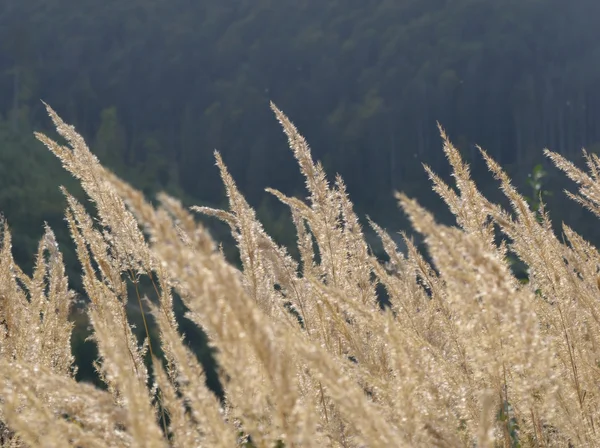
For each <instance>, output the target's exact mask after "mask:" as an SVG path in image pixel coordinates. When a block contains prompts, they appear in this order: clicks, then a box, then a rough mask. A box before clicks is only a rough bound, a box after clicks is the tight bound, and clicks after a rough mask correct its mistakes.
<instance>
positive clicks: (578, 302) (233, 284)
mask: <svg viewBox="0 0 600 448" xmlns="http://www.w3.org/2000/svg"><path fill="white" fill-rule="evenodd" d="M272 108H273V111H274V113H275V115H276V118H277V119H278V120H279V122H280V123H281V125H282V127H283V130H284V131H285V133H286V135H287V137H288V140H289V145H290V148H291V150H292V154H293V156H294V157H295V158H296V160H297V162H298V165H299V167H300V170H301V172H302V174H303V175H304V177H305V180H306V188H307V190H308V197H307V199H306V200H305V201H302V200H300V199H298V198H294V197H287V196H285V195H284V194H282V193H281V192H278V191H275V190H269V191H270V193H272V194H273V195H275V196H276V197H277V198H278V199H279V200H280V201H281V202H283V203H284V204H286V205H287V206H289V209H290V211H291V218H292V220H293V223H294V225H295V228H296V231H297V248H298V253H299V254H300V255H299V257H298V259H295V258H294V257H292V256H290V255H289V253H288V251H287V250H286V249H285V248H284V247H282V246H280V245H278V244H277V243H276V242H275V241H273V239H272V238H271V237H270V236H269V235H268V234H267V233H266V232H265V231H264V229H263V227H262V225H261V223H260V222H259V221H258V220H257V218H256V214H255V211H254V210H253V209H252V208H251V207H250V205H249V204H248V203H247V202H246V200H245V199H244V196H243V195H242V193H241V192H240V191H239V190H238V188H237V187H236V183H235V180H234V179H233V178H232V177H231V175H230V174H229V172H228V170H227V167H226V166H225V164H224V162H223V160H222V159H221V157H220V155H219V154H218V153H216V154H215V157H216V162H217V166H218V169H219V170H220V173H221V178H222V180H223V183H224V185H225V188H226V192H227V196H228V199H229V210H215V209H210V208H206V207H192V209H191V210H186V209H185V208H183V207H182V206H181V204H180V202H179V201H177V199H175V198H172V197H169V196H167V195H165V194H162V195H159V196H158V198H157V199H158V204H159V205H158V206H154V205H153V204H152V203H151V202H150V201H148V200H147V199H146V198H145V197H144V196H143V195H142V194H141V193H140V192H139V191H136V190H135V189H133V188H132V187H131V186H130V185H128V184H127V183H126V182H124V181H123V180H121V179H119V178H118V177H116V176H115V175H114V174H113V173H111V172H110V171H108V170H107V169H105V168H104V167H103V166H102V165H101V164H100V163H99V161H98V159H97V158H96V157H95V156H94V155H93V154H92V153H91V152H90V151H89V149H88V147H87V146H86V144H85V142H84V140H83V139H82V137H81V136H80V135H79V134H78V133H77V132H76V131H75V129H74V128H73V127H71V126H69V125H67V124H65V123H64V122H63V121H62V120H61V119H60V118H59V116H58V115H57V114H56V113H55V112H54V111H53V110H52V109H51V108H50V107H48V112H49V114H50V117H51V119H52V120H53V122H54V124H55V125H56V128H57V131H58V133H59V134H60V136H61V137H62V138H63V139H64V141H65V143H64V144H63V143H58V142H55V141H53V140H51V139H49V138H48V137H46V136H44V135H41V134H39V135H37V138H38V139H39V140H40V141H41V142H43V143H44V144H45V145H46V146H47V148H48V149H49V150H50V151H51V152H52V153H54V154H55V155H56V156H57V157H58V158H59V159H60V160H61V162H62V164H63V166H64V168H65V169H66V170H68V171H69V172H70V173H71V174H72V175H73V176H74V177H75V178H77V179H78V180H79V181H80V183H81V185H82V187H83V189H84V190H85V192H86V194H87V196H88V197H89V200H90V201H92V203H93V204H94V206H95V210H96V213H95V216H90V215H89V214H88V213H87V212H86V209H85V208H84V206H83V205H82V204H81V203H80V202H78V201H77V200H76V199H75V197H73V196H72V195H71V194H69V192H68V191H67V190H66V189H63V193H64V195H65V198H66V201H67V203H68V207H67V210H66V214H65V215H66V223H67V225H68V227H69V229H70V233H71V236H72V240H73V244H74V246H75V247H76V250H77V255H78V258H79V262H80V264H81V268H82V273H83V285H84V287H85V291H86V294H87V297H88V298H89V304H88V306H87V308H86V312H87V314H88V317H89V321H90V323H91V326H92V329H93V333H92V334H93V336H92V337H93V340H94V342H95V344H96V345H97V347H98V353H99V357H98V359H97V361H96V368H97V370H98V373H99V375H100V377H101V379H102V381H103V382H104V384H105V385H106V388H104V389H100V388H96V387H94V386H92V385H90V384H85V383H78V382H77V381H75V372H76V370H75V369H76V366H75V365H74V358H73V356H72V354H71V331H72V328H73V324H72V323H71V322H70V321H69V310H70V308H71V306H72V302H73V293H72V292H71V291H69V289H68V282H67V278H66V276H65V270H64V265H63V260H62V255H61V252H60V249H59V247H58V246H57V244H56V241H55V238H54V234H53V232H52V230H51V229H50V228H46V231H45V234H44V236H43V238H42V240H41V241H40V245H39V250H38V253H37V263H36V268H35V271H34V273H33V276H32V277H29V276H27V275H26V274H24V273H23V272H22V271H21V270H20V269H19V267H18V266H17V265H16V264H15V263H14V261H13V258H12V255H11V231H10V230H9V224H10V223H6V222H3V223H2V226H3V228H2V237H1V240H0V243H1V244H0V442H1V443H2V445H3V446H9V447H21V446H29V447H38V446H44V447H46V446H47V447H61V448H62V447H138V446H139V447H167V446H172V447H182V448H183V447H186V448H187V447H196V446H202V447H223V448H225V447H236V446H254V447H265V448H267V447H268V448H271V447H282V446H285V447H329V446H331V447H382V448H383V447H386V448H387V447H431V446H437V447H461V446H465V447H467V446H468V447H566V446H573V447H594V446H599V445H600V442H598V440H599V438H598V434H597V433H596V425H597V424H598V422H599V421H600V406H599V404H600V403H599V386H600V254H599V253H598V251H597V249H596V248H595V247H593V246H592V245H591V244H589V243H588V242H586V240H585V239H583V238H582V237H581V236H580V235H578V234H577V233H575V232H574V231H573V230H572V229H571V228H570V227H569V226H568V225H567V224H564V225H563V227H562V234H561V235H556V234H555V233H554V232H553V230H552V226H551V223H550V218H549V215H548V213H547V211H546V210H545V208H544V205H543V203H542V204H539V203H536V204H535V207H532V205H531V204H530V203H531V201H528V200H527V198H525V197H524V196H523V195H521V194H520V193H519V192H518V191H516V189H515V188H514V187H513V186H512V185H511V182H510V179H509V178H508V176H507V175H506V174H505V172H504V171H503V170H502V168H501V167H500V166H499V165H498V164H497V163H496V162H495V161H494V160H492V159H491V158H490V157H489V156H488V155H487V154H486V153H485V151H483V150H481V156H482V157H483V159H484V160H485V162H486V163H487V166H488V168H489V170H490V172H491V175H493V176H494V177H495V178H496V179H497V181H498V183H499V188H500V189H501V190H502V191H503V193H504V194H505V195H506V197H507V198H508V200H509V201H510V204H511V209H510V210H506V209H504V208H502V207H501V206H499V205H497V204H494V203H491V202H490V201H488V200H487V199H486V198H485V197H484V196H483V195H482V194H481V193H480V192H479V190H478V189H477V187H476V185H475V184H474V182H473V181H472V180H471V178H470V173H469V168H468V166H467V165H466V164H465V163H464V162H463V160H462V158H461V156H460V153H459V151H457V149H456V148H455V147H454V146H453V145H452V143H451V142H450V141H449V139H448V138H447V137H446V135H445V134H444V132H443V131H442V132H441V134H442V142H443V151H444V152H445V154H446V157H447V159H448V162H449V163H450V165H451V167H452V171H453V177H454V182H455V186H450V185H447V184H446V183H445V182H444V181H443V180H442V179H441V178H439V177H438V176H437V175H436V174H435V173H434V172H432V171H431V170H430V169H429V168H427V167H425V169H426V170H427V171H428V174H429V176H430V178H431V181H432V184H433V189H434V190H435V191H436V192H437V193H438V194H439V195H440V196H441V197H442V199H443V200H444V201H445V202H446V203H447V205H448V207H449V209H450V210H451V211H452V213H453V214H454V215H455V217H456V226H453V227H450V226H446V225H442V224H439V223H437V222H436V220H435V217H434V216H432V214H430V213H429V212H428V211H427V210H426V209H424V208H423V207H421V206H420V205H419V203H418V202H417V201H416V200H414V199H412V198H409V197H407V196H406V195H404V194H402V193H397V199H398V203H399V205H400V207H401V209H402V210H403V211H404V212H405V213H406V214H407V215H408V216H409V218H410V220H411V222H412V225H413V227H414V230H415V231H417V232H418V233H420V234H421V235H422V237H423V238H424V241H425V243H426V247H427V252H428V255H427V257H425V256H424V254H422V253H420V252H419V251H418V250H417V247H416V246H415V244H414V243H413V241H412V240H411V238H409V237H408V236H406V235H405V236H404V243H403V249H402V250H400V249H399V248H398V246H397V243H396V241H397V238H395V237H392V236H391V235H390V234H389V233H387V231H385V230H384V229H382V228H380V227H379V226H378V225H377V224H376V223H374V222H370V221H369V224H370V226H371V228H372V230H373V231H374V232H375V233H376V234H377V235H378V237H379V238H380V240H381V243H382V245H383V247H384V249H385V252H386V254H387V260H385V261H381V260H379V259H378V258H377V257H375V256H374V255H373V253H372V251H371V250H370V247H369V245H368V244H367V243H366V242H365V237H364V233H363V229H362V228H361V225H360V223H359V218H358V217H357V216H356V214H355V212H354V211H353V205H352V203H351V201H350V199H349V197H348V195H347V193H346V189H345V186H344V182H343V180H342V179H341V178H339V177H338V178H336V179H335V180H334V181H333V182H330V181H328V179H327V176H326V174H325V172H324V171H323V169H322V167H321V165H320V164H319V163H316V162H315V161H314V160H313V158H312V156H311V151H310V148H309V146H308V145H307V143H306V141H305V140H304V138H303V137H302V136H301V135H300V134H299V132H298V130H297V129H296V128H295V127H294V125H293V124H292V123H291V122H290V121H289V119H288V118H287V117H286V116H285V115H284V114H283V113H282V112H281V111H280V110H278V109H277V108H276V107H275V106H274V105H273V106H272ZM545 153H546V155H547V156H548V157H549V158H550V160H551V161H552V162H553V163H554V164H555V165H556V166H557V167H558V168H559V169H561V170H562V171H564V173H565V174H566V175H567V176H568V177H569V178H571V179H572V180H573V181H575V183H577V185H578V188H579V190H578V193H576V194H571V193H569V194H570V195H571V197H572V198H573V199H574V200H576V201H578V202H580V203H581V204H582V206H584V207H587V208H589V209H590V210H591V211H592V212H593V213H595V214H596V215H598V216H600V180H599V179H598V171H599V170H600V159H599V158H598V157H597V156H596V155H595V154H586V160H587V162H588V163H587V173H586V172H584V171H582V170H580V169H578V168H577V167H575V166H574V165H572V164H571V163H570V162H569V161H567V160H565V159H564V158H563V157H562V156H561V155H559V154H557V153H553V152H550V151H546V152H545ZM194 213H198V214H202V215H208V216H212V217H215V218H218V219H220V220H222V221H224V222H225V223H226V224H228V225H229V227H230V228H231V233H232V235H233V237H234V239H235V241H236V243H237V247H238V249H239V253H240V258H241V265H242V267H241V269H239V268H238V267H235V266H233V265H231V264H230V263H228V262H227V260H226V258H225V256H224V254H223V252H222V251H221V250H220V248H219V244H218V242H216V241H214V240H213V238H212V237H211V235H210V234H209V232H208V231H207V230H206V228H205V227H204V226H203V225H201V224H200V223H199V222H198V220H197V219H196V218H195V216H194ZM12 232H18V229H12ZM515 257H516V258H518V259H519V260H520V262H522V263H524V265H526V267H527V276H528V281H527V282H523V281H519V279H517V277H516V276H515V275H514V273H513V270H512V269H511V266H512V263H513V261H511V260H514V258H515ZM428 260H431V261H432V263H431V264H430V263H429V262H428ZM142 281H144V282H146V283H147V284H151V285H152V287H151V288H150V290H151V292H152V294H150V295H149V296H146V295H145V294H144V291H143V290H142V289H141V288H138V285H139V284H140V282H142ZM131 291H134V293H133V297H130V296H131ZM383 291H385V292H383ZM175 293H176V294H177V295H179V296H180V297H181V299H182V301H183V303H184V304H185V306H186V308H187V310H188V312H187V314H186V317H187V318H188V319H189V320H191V321H192V322H193V323H195V324H196V325H197V326H199V327H200V328H201V329H202V330H203V331H204V332H206V334H207V335H208V338H209V341H210V344H211V346H212V347H213V348H214V349H215V352H216V359H217V362H218V365H219V379H220V381H221V384H222V386H223V391H224V398H223V399H220V398H217V396H216V395H215V394H214V393H213V392H212V391H211V390H210V389H209V388H208V387H207V385H206V382H205V373H204V372H203V369H202V366H201V364H200V363H199V362H198V360H197V359H196V357H195V356H194V355H193V353H192V351H191V350H190V349H189V347H188V346H187V345H186V344H185V343H184V340H183V336H182V334H181V332H180V329H179V327H180V325H179V323H178V321H177V319H176V318H175V314H174V310H173V294H175ZM384 295H385V301H384V300H383V296H384ZM132 301H133V303H135V304H137V306H139V309H140V312H141V313H142V316H143V317H144V320H143V322H144V326H145V333H146V334H149V330H148V327H149V326H150V325H152V326H155V327H156V328H157V329H158V333H159V340H160V342H159V344H160V346H157V345H156V343H154V345H153V344H151V343H150V342H149V339H148V338H146V339H145V340H143V341H140V340H138V338H137V337H136V336H135V334H136V333H135V331H134V329H133V328H132V324H131V322H130V320H128V317H127V313H126V310H127V307H128V306H130V305H128V304H131V303H132ZM159 353H160V354H161V356H159V355H158V354H159Z"/></svg>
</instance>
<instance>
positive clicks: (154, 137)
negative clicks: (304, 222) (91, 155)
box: [0, 0, 600, 258]
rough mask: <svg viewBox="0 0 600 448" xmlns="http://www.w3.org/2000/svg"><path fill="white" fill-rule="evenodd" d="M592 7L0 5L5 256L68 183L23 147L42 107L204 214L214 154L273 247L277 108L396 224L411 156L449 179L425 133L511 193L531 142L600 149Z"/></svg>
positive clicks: (599, 81) (281, 152) (521, 2)
mask: <svg viewBox="0 0 600 448" xmlns="http://www.w3.org/2000/svg"><path fill="white" fill-rule="evenodd" d="M599 13H600V3H598V2H597V1H595V0H574V1H569V2H567V1H564V0H506V1H503V2H498V1H494V0H453V1H448V0H403V1H397V0H378V1H375V0H361V1H354V0H351V1H348V0H346V1H341V0H334V1H329V2H325V3H323V2H316V1H310V0H293V1H292V0H283V1H282V0H278V1H275V0H229V1H222V0H203V1H200V2H198V1H190V0H127V1H121V0H106V1H103V2H97V1H92V0H54V1H53V2H47V1H44V0H20V1H16V0H12V1H5V2H0V42H1V44H0V91H1V92H2V93H3V94H2V95H0V115H1V117H2V123H1V125H0V145H1V146H0V147H1V152H0V170H1V171H0V173H1V174H2V176H0V187H1V189H0V209H1V210H3V211H4V213H5V214H6V215H7V217H8V218H9V220H10V222H13V223H16V224H18V225H19V226H20V230H22V232H23V235H24V236H19V237H18V238H17V244H16V246H17V250H18V251H19V254H20V257H21V258H23V257H25V255H24V254H26V253H31V250H32V247H34V245H35V241H36V240H37V238H38V237H39V235H40V233H41V230H40V229H41V227H40V226H41V222H42V221H43V220H44V219H45V220H48V221H50V222H51V223H52V221H54V222H58V220H59V219H60V218H59V217H60V216H61V214H62V207H63V206H64V203H63V202H62V199H61V198H60V195H59V194H58V192H57V190H56V188H55V187H56V185H57V181H60V182H68V181H67V180H66V179H65V178H64V177H61V174H60V173H61V170H60V168H59V167H58V166H57V164H56V163H55V162H54V161H53V160H51V157H48V155H46V154H42V153H43V152H44V149H43V148H41V146H40V145H38V144H36V143H35V142H34V141H33V139H32V138H31V137H30V135H31V132H32V130H33V129H37V130H44V129H46V128H47V127H48V125H49V123H48V120H47V119H46V117H45V116H44V113H43V108H42V106H41V104H40V102H39V99H40V98H42V99H44V100H45V101H47V102H48V103H50V104H51V105H52V106H53V107H54V108H55V109H56V110H57V111H59V113H61V115H62V116H63V117H64V118H65V119H66V120H67V121H68V122H71V123H73V124H75V125H76V126H77V128H78V129H79V130H80V131H81V132H82V133H83V134H84V135H85V136H86V138H87V140H88V142H89V143H90V144H91V146H92V148H93V150H94V151H95V152H96V153H97V154H98V155H99V157H100V158H101V160H102V161H104V162H105V163H106V164H107V165H108V166H110V167H111V168H113V169H114V170H115V171H116V172H117V173H118V174H121V175H122V176H124V177H125V178H127V179H129V180H131V181H132V182H133V183H134V184H135V185H136V186H138V187H140V188H143V189H144V190H145V191H146V192H147V193H149V194H152V193H154V192H156V191H157V190H161V189H167V190H169V191H171V192H173V193H175V194H177V195H179V196H183V197H184V198H186V200H187V201H189V202H209V203H219V202H220V201H222V188H221V187H220V183H219V180H218V177H217V170H216V169H215V168H214V166H213V165H214V163H213V155H212V152H213V149H215V148H216V149H219V150H220V151H221V152H222V153H223V155H224V158H225V161H226V163H227V164H228V165H229V167H230V169H231V171H232V173H233V175H234V176H235V178H236V180H237V181H238V182H239V184H240V186H241V187H242V189H243V191H244V192H246V193H247V195H248V197H249V199H250V200H251V202H252V203H253V204H255V205H256V206H257V207H258V208H259V209H260V210H261V211H262V214H263V216H264V217H265V218H266V220H267V221H268V225H269V226H271V228H273V229H276V231H280V233H281V234H282V235H283V234H286V232H287V231H288V229H289V228H288V227H286V226H285V225H283V224H281V222H282V219H281V217H280V216H279V211H278V209H276V208H274V205H273V204H274V203H275V201H273V200H272V199H270V198H268V195H266V194H265V193H264V191H263V189H264V187H266V186H273V187H276V188H279V189H282V190H284V191H285V192H286V193H289V194H301V195H302V194H303V190H302V181H301V179H300V176H299V175H298V173H297V169H296V166H295V165H294V162H293V158H292V157H291V156H290V154H289V152H288V151H287V150H286V144H285V139H284V138H283V136H282V133H281V132H280V130H279V128H278V126H277V125H276V123H275V120H274V118H273V117H272V115H271V112H270V110H269V107H268V102H269V101H270V100H273V101H275V102H276V103H277V104H278V105H279V106H280V107H281V108H283V109H284V110H285V111H286V113H288V114H289V115H290V116H291V117H292V119H293V120H294V121H295V122H296V124H297V125H298V126H299V128H300V129H301V130H302V132H303V133H304V134H305V135H306V136H307V138H308V140H309V142H310V143H311V144H312V146H313V149H314V152H315V155H316V157H317V158H319V159H321V160H322V161H323V162H324V164H325V165H326V168H328V170H329V172H330V173H331V174H334V173H335V172H340V173H341V174H342V175H343V176H344V178H345V180H346V182H347V184H348V187H349V191H350V193H351V195H352V197H353V198H354V200H355V202H356V204H357V206H358V208H359V209H360V210H361V211H363V212H368V213H370V214H371V215H372V216H373V217H374V218H375V219H377V220H379V221H380V222H383V223H384V224H388V225H390V226H391V225H394V226H395V227H396V228H398V227H400V226H399V225H397V224H398V222H400V221H398V219H399V216H398V215H399V213H398V212H397V210H396V207H395V205H394V201H393V199H392V194H391V192H392V190H394V189H402V190H405V191H407V192H408V193H409V194H413V195H421V193H422V190H423V189H424V188H428V184H426V182H427V181H426V177H425V175H424V173H423V170H422V168H421V166H420V163H421V162H426V163H428V164H430V165H431V166H432V167H433V168H434V170H436V171H438V172H441V173H442V174H444V173H447V167H446V163H445V161H444V160H443V154H442V152H441V150H440V139H439V135H438V131H437V128H436V121H439V122H440V123H442V124H443V126H444V127H445V128H446V129H447V131H448V133H449V135H450V136H451V137H452V139H453V140H454V142H455V143H456V144H457V145H458V146H459V147H460V148H461V150H462V151H464V154H465V156H466V157H467V158H469V159H470V160H471V161H472V163H473V164H474V165H475V167H476V168H477V167H479V168H480V167H481V166H480V163H479V162H478V161H477V157H476V150H475V147H474V144H475V143H477V144H480V145H482V146H483V147H484V148H486V149H487V150H488V151H489V152H490V153H491V154H492V155H493V156H494V157H495V158H496V159H497V160H498V161H500V162H501V163H502V164H503V165H505V166H507V167H508V168H509V170H510V172H511V174H513V175H514V176H515V178H517V179H518V178H524V177H525V175H526V173H528V172H530V171H531V168H532V167H533V166H534V165H535V164H537V163H540V162H541V161H542V156H541V149H542V148H543V147H549V148H552V149H554V150H557V151H559V152H561V153H563V154H567V155H569V156H570V157H573V156H574V154H575V153H576V152H577V151H579V149H580V148H581V146H586V147H587V148H588V149H590V150H595V149H598V148H600V126H599V123H600V121H599V119H598V118H599V115H600V93H599V92H600V88H599V87H600V39H599V38H600V32H598V27H597V23H596V21H597V17H599V16H600V15H599ZM490 188H491V187H490ZM557 196H559V195H557ZM557 196H555V197H554V198H555V199H554V200H555V201H558V200H559V199H557ZM423 200H424V201H425V202H427V201H429V199H426V198H423ZM561 200H562V199H561ZM430 205H431V206H432V207H437V206H438V203H436V202H431V201H430ZM584 216H585V215H581V216H578V219H579V218H581V219H583V217H584ZM19 238H20V239H19ZM283 238H284V239H285V236H284V237H283Z"/></svg>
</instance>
